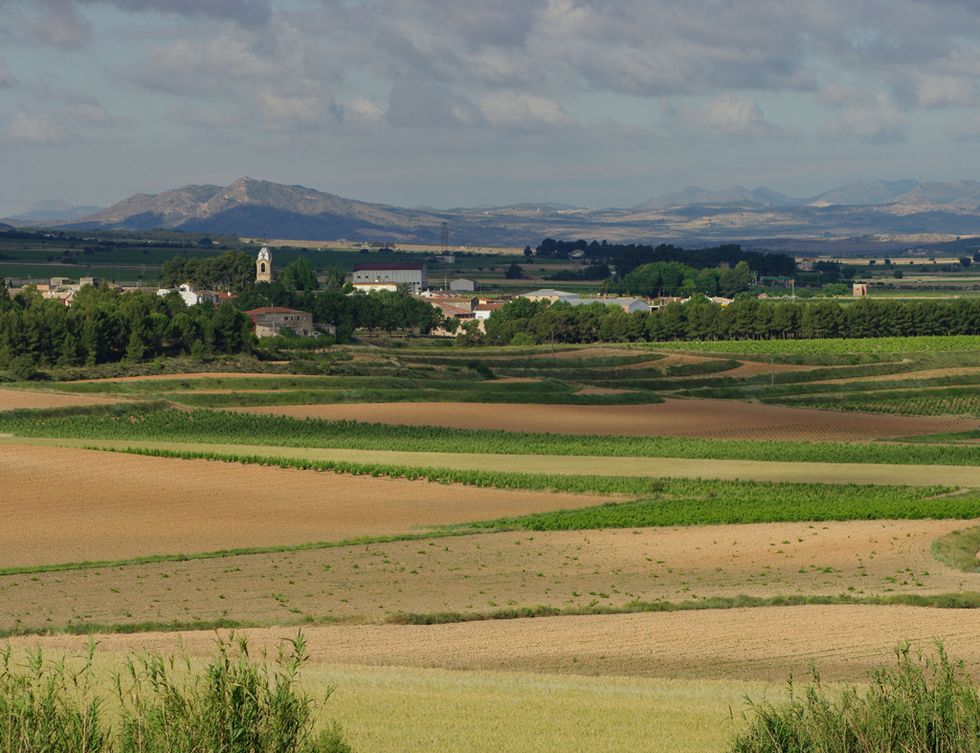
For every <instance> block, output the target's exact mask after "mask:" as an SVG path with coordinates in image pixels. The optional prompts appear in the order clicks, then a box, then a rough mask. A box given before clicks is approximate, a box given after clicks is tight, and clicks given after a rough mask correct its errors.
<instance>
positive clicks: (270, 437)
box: [0, 404, 980, 473]
mask: <svg viewBox="0 0 980 753" xmlns="http://www.w3.org/2000/svg"><path fill="white" fill-rule="evenodd" d="M720 405H722V406H724V405H725V404H720ZM76 412H78V413H82V412H84V414H85V415H74V414H75V413H76ZM949 423H950V424H951V425H952V426H954V427H970V428H971V429H972V426H973V425H975V423H976V422H966V421H951V422H949ZM0 432H4V433H12V434H17V435H19V436H23V437H52V438H65V439H75V438H92V439H108V440H133V441H136V442H140V443H142V442H145V441H147V440H151V441H167V442H200V443H208V444H222V445H227V444H241V445H267V446H282V447H287V446H288V447H310V448H331V449H349V450H376V451H404V452H410V453H416V452H426V453H470V454H481V455H556V456H557V455H579V456H589V457H621V456H625V457H659V458H696V459H722V460H758V461H768V460H772V459H776V458H778V459H779V460H781V461H786V462H789V461H793V462H810V463H840V464H851V463H869V464H877V463H885V464H891V465H900V464H901V465H904V464H916V465H962V466H971V465H980V453H977V452H976V451H975V450H974V449H973V448H970V447H955V446H944V445H931V446H930V445H924V444H906V445H896V444H856V443H855V444H841V443H830V442H823V443H821V442H790V441H769V440H733V439H729V440H719V439H701V438H691V437H610V436H596V435H591V436H588V435H587V436H575V435H566V434H530V433H525V432H506V431H494V430H489V431H481V430H476V429H443V428H437V427H431V426H396V425H387V424H365V423H359V422H352V421H323V420H317V419H309V420H300V419H295V418H290V417H285V416H273V415H255V414H252V413H246V412H220V413H218V412H213V411H206V410H197V411H191V412H190V413H188V412H185V411H179V410H169V411H160V410H147V409H145V408H142V407H141V408H139V409H137V408H136V407H133V409H132V411H123V412H120V410H119V408H116V407H109V406H107V407H105V408H77V409H73V410H72V411H71V412H70V413H69V414H63V413H59V412H48V413H41V412H36V413H32V412H29V411H22V412H18V413H11V414H9V415H3V414H0ZM598 472H600V473H601V472H602V471H598Z"/></svg>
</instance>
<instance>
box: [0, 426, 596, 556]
mask: <svg viewBox="0 0 980 753" xmlns="http://www.w3.org/2000/svg"><path fill="white" fill-rule="evenodd" d="M0 479H3V487H2V492H0V493H2V502H3V514H4V522H3V525H2V526H0V566H14V565H32V564H43V563H62V562H74V561H80V560H102V559H121V558H130V557H137V556H144V555H153V554H168V553H169V554H173V553H178V552H185V553H186V552H200V551H209V550H217V549H230V548H235V547H255V546H270V545H281V544H301V543H309V542H314V541H333V540H341V539H347V538H350V537H355V536H370V535H383V534H393V533H401V532H405V531H409V530H411V529H413V528H414V527H416V526H422V525H435V524H441V523H452V522H466V521H470V520H474V519H481V518H484V519H485V518H494V517H498V516H504V515H518V514H522V513H527V512H532V511H537V510H555V509H560V508H565V507H584V506H587V505H593V504H598V503H600V502H602V501H605V500H608V497H597V496H589V495H576V494H551V493H548V492H525V491H504V490H499V489H479V488H474V487H464V486H458V485H448V484H446V485H444V484H433V483H428V482H425V481H407V480H403V479H388V478H370V477H358V476H346V475H338V474H332V473H318V472H314V471H298V470H285V469H281V468H270V467H263V466H258V465H239V464H236V463H217V462H210V461H207V460H176V459H169V458H152V457H141V456H136V455H123V454H118V453H107V452H97V451H92V450H81V449H64V448H56V447H41V446H18V445H14V444H4V445H2V446H0Z"/></svg>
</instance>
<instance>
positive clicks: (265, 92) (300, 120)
mask: <svg viewBox="0 0 980 753" xmlns="http://www.w3.org/2000/svg"><path fill="white" fill-rule="evenodd" d="M255 101H256V104H257V105H258V109H259V112H260V113H261V114H262V116H263V118H264V120H265V121H266V122H267V123H270V124H278V125H284V126H287V127H294V128H304V127H309V126H313V125H317V124H319V123H322V122H323V119H324V116H325V114H326V107H325V103H324V101H323V100H322V99H320V98H318V97H312V96H290V95H284V94H279V93H277V92H276V91H274V90H272V89H260V90H259V91H258V92H256V94H255Z"/></svg>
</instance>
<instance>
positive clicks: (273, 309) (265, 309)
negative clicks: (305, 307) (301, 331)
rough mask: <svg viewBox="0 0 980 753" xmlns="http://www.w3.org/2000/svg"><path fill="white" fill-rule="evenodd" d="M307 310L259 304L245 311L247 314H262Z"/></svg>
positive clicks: (293, 312) (303, 312)
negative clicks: (257, 306)
mask: <svg viewBox="0 0 980 753" xmlns="http://www.w3.org/2000/svg"><path fill="white" fill-rule="evenodd" d="M307 313H309V312H308V311H300V310H298V309H288V308H286V307H285V306H260V307H259V308H257V309H252V310H251V311H246V312H245V314H246V315H247V316H261V315H262V314H307Z"/></svg>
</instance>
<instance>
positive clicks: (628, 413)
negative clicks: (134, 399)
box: [234, 400, 980, 442]
mask: <svg viewBox="0 0 980 753" xmlns="http://www.w3.org/2000/svg"><path fill="white" fill-rule="evenodd" d="M234 410H239V411H244V412H248V413H262V414H273V415H282V416H293V417H297V418H323V419H330V420H341V419H343V420H355V421H367V422H373V423H390V424H408V425H413V426H424V425H430V426H448V427H453V428H460V429H503V430H507V431H528V432H554V433H558V434H606V435H625V436H656V435H661V436H677V437H708V438H718V439H788V440H802V441H825V442H838V441H844V442H846V441H867V440H873V439H881V438H894V437H901V436H911V435H915V434H935V433H940V432H948V431H963V430H966V429H970V428H973V427H975V426H978V425H980V422H977V421H969V420H960V419H954V418H926V417H910V416H886V415H877V414H869V413H856V412H840V413H838V412H834V411H822V410H812V409H808V408H786V407H783V406H777V405H761V404H757V403H744V402H736V401H732V400H667V401H666V402H664V403H660V404H656V405H608V406H607V405H539V404H532V405H527V404H479V403H346V404H334V405H276V406H263V407H253V408H236V409H234Z"/></svg>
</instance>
